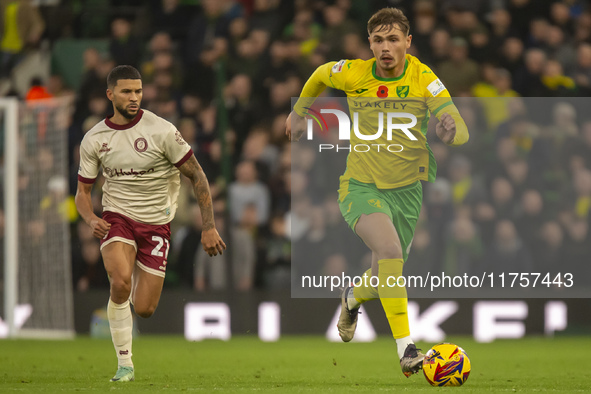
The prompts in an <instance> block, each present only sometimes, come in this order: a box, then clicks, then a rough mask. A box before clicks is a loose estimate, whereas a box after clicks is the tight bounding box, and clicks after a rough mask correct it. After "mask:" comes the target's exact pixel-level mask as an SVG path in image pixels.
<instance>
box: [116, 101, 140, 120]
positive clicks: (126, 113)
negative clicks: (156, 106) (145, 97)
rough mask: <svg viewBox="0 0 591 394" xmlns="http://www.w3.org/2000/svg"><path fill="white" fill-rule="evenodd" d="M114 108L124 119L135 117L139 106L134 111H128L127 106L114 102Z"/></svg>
mask: <svg viewBox="0 0 591 394" xmlns="http://www.w3.org/2000/svg"><path fill="white" fill-rule="evenodd" d="M115 108H116V109H117V112H119V113H120V114H121V115H123V117H124V118H125V119H128V120H132V119H133V118H135V117H136V116H137V114H138V112H139V107H138V109H136V110H134V113H131V112H129V110H128V109H127V108H123V107H122V106H120V105H118V104H115Z"/></svg>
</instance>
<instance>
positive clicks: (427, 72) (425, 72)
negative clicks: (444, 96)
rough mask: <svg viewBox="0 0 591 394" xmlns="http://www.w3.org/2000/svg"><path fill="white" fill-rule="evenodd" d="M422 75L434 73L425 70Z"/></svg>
mask: <svg viewBox="0 0 591 394" xmlns="http://www.w3.org/2000/svg"><path fill="white" fill-rule="evenodd" d="M421 74H433V71H427V70H425V71H423V72H422V73H421Z"/></svg>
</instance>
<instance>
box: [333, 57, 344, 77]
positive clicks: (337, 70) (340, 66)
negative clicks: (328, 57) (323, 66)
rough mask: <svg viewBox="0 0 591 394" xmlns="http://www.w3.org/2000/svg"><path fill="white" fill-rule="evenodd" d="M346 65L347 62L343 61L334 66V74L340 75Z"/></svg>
mask: <svg viewBox="0 0 591 394" xmlns="http://www.w3.org/2000/svg"><path fill="white" fill-rule="evenodd" d="M344 65H345V61H344V60H341V61H339V62H338V63H336V64H335V65H334V66H332V69H331V71H332V72H333V73H335V74H336V73H340V72H341V71H343V66H344Z"/></svg>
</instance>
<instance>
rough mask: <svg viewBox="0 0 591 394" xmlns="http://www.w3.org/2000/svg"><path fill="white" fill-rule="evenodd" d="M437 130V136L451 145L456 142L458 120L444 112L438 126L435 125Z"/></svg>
mask: <svg viewBox="0 0 591 394" xmlns="http://www.w3.org/2000/svg"><path fill="white" fill-rule="evenodd" d="M435 132H436V133H437V137H439V139H440V140H441V141H443V142H444V143H445V144H447V145H449V144H451V143H453V142H454V138H455V137H456V122H455V120H454V118H452V117H451V115H450V114H448V113H444V114H442V115H441V119H440V120H439V123H437V126H435Z"/></svg>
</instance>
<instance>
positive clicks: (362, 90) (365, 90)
mask: <svg viewBox="0 0 591 394" xmlns="http://www.w3.org/2000/svg"><path fill="white" fill-rule="evenodd" d="M363 92H367V89H357V90H356V91H355V93H357V94H361V93H363Z"/></svg>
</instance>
